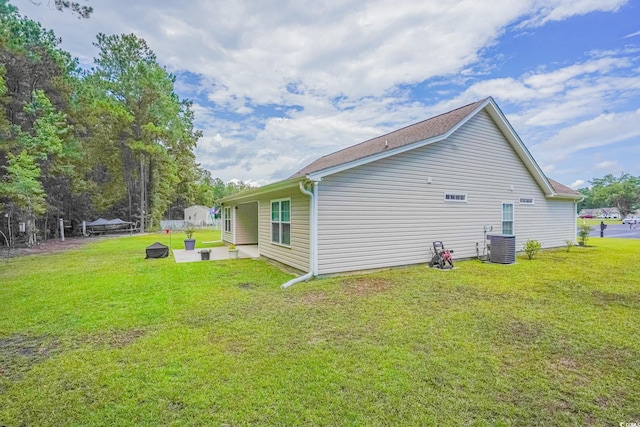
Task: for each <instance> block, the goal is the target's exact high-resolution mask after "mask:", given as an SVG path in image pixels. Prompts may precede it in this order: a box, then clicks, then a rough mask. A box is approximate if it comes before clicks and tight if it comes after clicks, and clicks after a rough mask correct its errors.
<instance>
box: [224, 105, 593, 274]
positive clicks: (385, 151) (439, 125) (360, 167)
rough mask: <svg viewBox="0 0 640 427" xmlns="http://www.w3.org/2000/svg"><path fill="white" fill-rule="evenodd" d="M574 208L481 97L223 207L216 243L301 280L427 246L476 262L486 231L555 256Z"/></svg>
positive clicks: (569, 193)
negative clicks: (252, 247) (249, 247)
mask: <svg viewBox="0 0 640 427" xmlns="http://www.w3.org/2000/svg"><path fill="white" fill-rule="evenodd" d="M581 199H582V195H581V194H580V193H577V192H576V191H574V190H572V189H570V188H568V187H565V186H564V185H562V184H559V183H557V182H555V181H553V180H551V179H548V178H547V177H546V176H545V175H544V174H543V173H542V171H541V169H540V167H539V166H538V164H537V163H536V162H535V160H534V159H533V157H532V156H531V154H530V153H529V151H528V150H527V148H526V147H525V146H524V144H523V143H522V141H521V140H520V138H519V137H518V135H517V134H516V132H515V131H514V130H513V128H512V127H511V125H510V124H509V122H508V121H507V119H506V118H505V116H504V115H503V113H502V112H501V111H500V109H499V108H498V106H497V105H496V103H495V101H494V100H493V99H492V98H487V99H484V100H482V101H479V102H476V103H473V104H469V105H466V106H464V107H461V108H458V109H456V110H453V111H450V112H448V113H446V114H442V115H440V116H436V117H433V118H431V119H428V120H425V121H423V122H420V123H416V124H414V125H411V126H407V127H405V128H402V129H399V130H396V131H394V132H391V133H389V134H387V135H383V136H380V137H377V138H374V139H371V140H369V141H365V142H363V143H360V144H357V145H354V146H352V147H349V148H346V149H344V150H341V151H338V152H335V153H333V154H329V155H327V156H324V157H321V158H319V159H318V160H316V161H314V162H312V163H311V164H309V165H308V166H306V167H304V168H303V169H302V170H300V171H299V172H297V173H296V174H294V175H293V176H291V177H290V178H288V179H285V180H283V181H279V182H276V183H273V184H270V185H267V186H265V187H261V188H258V189H251V190H247V191H245V192H242V193H238V194H235V195H232V196H228V197H225V198H223V199H222V200H221V203H222V208H223V209H222V210H223V223H224V226H223V234H222V238H223V240H225V241H226V242H229V243H235V244H258V249H259V252H260V255H262V256H265V257H268V258H272V259H274V260H277V261H279V262H281V263H284V264H287V265H290V266H293V267H295V268H297V269H299V270H303V271H305V272H308V274H307V275H306V276H305V277H310V276H313V275H323V274H331V273H341V272H349V271H358V270H368V269H376V268H384V267H394V266H402V265H410V264H419V263H426V262H427V261H428V260H429V259H430V248H431V246H432V242H433V241H436V240H441V241H443V242H444V244H445V247H446V248H447V249H454V250H455V257H456V259H460V258H471V257H475V256H476V255H477V249H479V250H480V253H482V250H483V249H484V245H485V230H488V229H491V228H492V232H490V233H489V234H501V233H504V234H509V235H515V236H516V245H517V246H516V247H517V249H521V248H522V246H523V244H524V243H525V242H526V241H527V240H528V239H535V240H538V241H539V242H540V243H541V244H542V246H543V247H547V248H548V247H556V246H564V245H566V241H567V240H572V241H575V237H576V216H575V215H576V214H575V212H576V203H577V202H578V201H579V200H581Z"/></svg>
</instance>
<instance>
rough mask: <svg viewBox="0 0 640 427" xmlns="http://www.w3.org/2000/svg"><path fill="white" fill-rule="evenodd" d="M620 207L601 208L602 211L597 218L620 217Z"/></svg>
mask: <svg viewBox="0 0 640 427" xmlns="http://www.w3.org/2000/svg"><path fill="white" fill-rule="evenodd" d="M620 217H621V216H620V210H618V208H601V213H600V215H598V216H597V217H596V218H607V219H620Z"/></svg>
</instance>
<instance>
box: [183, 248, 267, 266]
mask: <svg viewBox="0 0 640 427" xmlns="http://www.w3.org/2000/svg"><path fill="white" fill-rule="evenodd" d="M237 248H238V250H239V252H238V258H260V253H259V252H258V245H240V246H237ZM201 249H211V253H210V254H209V261H219V260H222V259H229V249H228V248H227V247H226V246H218V247H215V248H196V249H195V250H193V251H187V250H185V249H173V250H172V252H173V258H174V259H175V260H176V262H196V261H201V259H200V252H199V251H200V250H201Z"/></svg>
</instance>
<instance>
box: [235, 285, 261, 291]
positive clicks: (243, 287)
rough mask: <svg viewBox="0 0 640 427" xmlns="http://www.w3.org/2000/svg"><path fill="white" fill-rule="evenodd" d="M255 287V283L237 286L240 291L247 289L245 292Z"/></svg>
mask: <svg viewBox="0 0 640 427" xmlns="http://www.w3.org/2000/svg"><path fill="white" fill-rule="evenodd" d="M257 286H258V285H256V284H255V283H240V284H239V285H238V287H239V288H240V289H247V290H249V289H255V288H256V287H257Z"/></svg>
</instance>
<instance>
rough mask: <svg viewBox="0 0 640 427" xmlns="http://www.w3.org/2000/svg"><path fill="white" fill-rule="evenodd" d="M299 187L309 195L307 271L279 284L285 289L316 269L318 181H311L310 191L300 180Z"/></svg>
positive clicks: (312, 274)
mask: <svg viewBox="0 0 640 427" xmlns="http://www.w3.org/2000/svg"><path fill="white" fill-rule="evenodd" d="M298 187H299V188H300V192H301V193H302V194H306V195H307V196H309V222H310V224H309V228H310V230H309V272H308V273H307V274H305V275H304V276H299V277H295V278H293V279H291V280H289V281H288V282H287V283H285V284H283V285H281V286H280V287H281V288H282V289H286V288H288V287H290V286H293V285H295V284H296V283H300V282H304V281H306V280H309V279H311V278H312V277H313V276H316V275H317V274H316V272H317V270H318V250H317V247H318V245H317V242H318V221H317V218H318V216H317V210H316V209H317V199H316V194H317V188H318V182H317V181H313V187H312V191H309V190H307V189H306V188H304V183H303V182H302V181H300V183H299V184H298Z"/></svg>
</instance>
